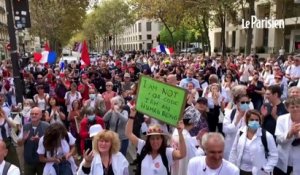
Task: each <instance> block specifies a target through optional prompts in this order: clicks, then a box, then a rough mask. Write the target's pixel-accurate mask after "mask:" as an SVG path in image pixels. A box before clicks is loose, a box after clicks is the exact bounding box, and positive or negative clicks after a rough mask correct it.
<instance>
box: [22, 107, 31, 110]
mask: <svg viewBox="0 0 300 175" xmlns="http://www.w3.org/2000/svg"><path fill="white" fill-rule="evenodd" d="M30 109H31V107H30V106H24V108H23V110H24V111H29V110H30Z"/></svg>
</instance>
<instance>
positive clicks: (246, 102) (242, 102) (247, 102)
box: [240, 101, 250, 104]
mask: <svg viewBox="0 0 300 175" xmlns="http://www.w3.org/2000/svg"><path fill="white" fill-rule="evenodd" d="M240 103H241V104H250V101H241V102H240Z"/></svg>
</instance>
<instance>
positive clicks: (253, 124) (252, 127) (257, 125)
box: [248, 121, 260, 131]
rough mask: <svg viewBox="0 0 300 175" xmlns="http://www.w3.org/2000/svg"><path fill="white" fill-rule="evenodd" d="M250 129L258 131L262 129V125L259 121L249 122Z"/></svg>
mask: <svg viewBox="0 0 300 175" xmlns="http://www.w3.org/2000/svg"><path fill="white" fill-rule="evenodd" d="M248 127H249V128H250V129H252V130H255V131H256V130H257V129H258V128H259V127H260V124H259V122H258V121H249V122H248Z"/></svg>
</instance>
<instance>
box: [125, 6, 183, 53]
mask: <svg viewBox="0 0 300 175" xmlns="http://www.w3.org/2000/svg"><path fill="white" fill-rule="evenodd" d="M130 2H131V4H132V6H133V7H134V10H136V11H137V14H138V17H139V18H143V17H145V18H148V19H158V20H159V21H160V22H162V23H163V25H164V27H165V28H166V30H167V32H168V33H169V36H170V37H171V41H172V45H173V46H174V45H175V43H176V39H175V38H174V33H175V32H176V30H177V29H178V28H179V26H180V24H181V23H182V21H183V18H184V12H185V11H186V6H187V3H185V1H182V0H131V1H130ZM174 48H175V47H174Z"/></svg>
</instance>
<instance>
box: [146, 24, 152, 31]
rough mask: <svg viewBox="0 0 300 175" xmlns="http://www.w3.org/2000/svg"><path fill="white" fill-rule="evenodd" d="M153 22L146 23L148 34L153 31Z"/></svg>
mask: <svg viewBox="0 0 300 175" xmlns="http://www.w3.org/2000/svg"><path fill="white" fill-rule="evenodd" d="M151 25H152V22H147V23H146V30H147V32H151V30H152V26H151Z"/></svg>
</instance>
